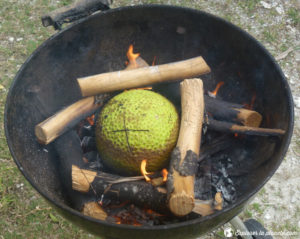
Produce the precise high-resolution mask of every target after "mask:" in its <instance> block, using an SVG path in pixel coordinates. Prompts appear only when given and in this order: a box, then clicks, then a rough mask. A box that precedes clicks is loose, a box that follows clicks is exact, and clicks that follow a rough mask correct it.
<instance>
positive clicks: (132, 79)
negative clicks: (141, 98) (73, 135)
mask: <svg viewBox="0 0 300 239" xmlns="http://www.w3.org/2000/svg"><path fill="white" fill-rule="evenodd" d="M209 72H210V68H209V66H208V65H207V64H206V62H205V60H204V59H203V58H202V57H201V56H200V57H195V58H191V59H188V60H184V61H179V62H174V63H169V64H164V65H157V66H150V67H143V68H139V69H133V70H130V71H115V72H109V73H103V74H98V75H93V76H88V77H84V78H79V79H77V81H78V84H79V87H80V89H81V93H82V96H91V95H96V94H100V93H104V92H112V91H116V90H124V89H130V88H136V87H141V86H147V85H152V84H155V83H160V82H165V81H175V80H176V81H177V80H180V79H185V78H190V77H195V76H198V75H201V74H206V73H209Z"/></svg>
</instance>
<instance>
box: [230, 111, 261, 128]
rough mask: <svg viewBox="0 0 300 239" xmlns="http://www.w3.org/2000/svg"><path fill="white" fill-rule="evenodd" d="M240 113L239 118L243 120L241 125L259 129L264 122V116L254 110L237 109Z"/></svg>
mask: <svg viewBox="0 0 300 239" xmlns="http://www.w3.org/2000/svg"><path fill="white" fill-rule="evenodd" d="M236 110H238V111H239V113H238V115H237V118H238V119H240V120H241V123H242V124H243V125H245V126H250V127H259V126H260V124H261V122H262V115H261V114H260V113H258V112H256V111H253V110H247V109H236Z"/></svg>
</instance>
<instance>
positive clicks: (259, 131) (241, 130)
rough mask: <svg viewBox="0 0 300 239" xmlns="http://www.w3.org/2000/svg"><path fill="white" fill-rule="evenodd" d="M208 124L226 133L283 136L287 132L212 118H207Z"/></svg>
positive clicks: (209, 126)
mask: <svg viewBox="0 0 300 239" xmlns="http://www.w3.org/2000/svg"><path fill="white" fill-rule="evenodd" d="M206 125H207V127H208V128H209V129H211V130H215V131H219V132H224V133H238V134H245V135H257V136H281V135H284V134H285V130H282V129H269V128H258V127H250V126H242V125H237V124H233V123H230V122H225V121H218V120H214V119H211V118H209V119H206Z"/></svg>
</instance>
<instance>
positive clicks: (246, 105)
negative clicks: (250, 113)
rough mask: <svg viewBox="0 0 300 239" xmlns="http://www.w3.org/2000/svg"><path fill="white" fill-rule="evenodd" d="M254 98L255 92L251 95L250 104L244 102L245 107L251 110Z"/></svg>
mask: <svg viewBox="0 0 300 239" xmlns="http://www.w3.org/2000/svg"><path fill="white" fill-rule="evenodd" d="M255 100H256V94H255V93H254V94H253V95H252V98H251V102H250V104H247V103H246V104H244V106H245V108H246V109H248V110H252V109H253V107H254V103H255Z"/></svg>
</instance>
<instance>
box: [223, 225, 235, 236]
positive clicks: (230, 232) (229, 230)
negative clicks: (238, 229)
mask: <svg viewBox="0 0 300 239" xmlns="http://www.w3.org/2000/svg"><path fill="white" fill-rule="evenodd" d="M224 235H225V236H226V237H233V230H232V228H230V227H227V228H225V229H224Z"/></svg>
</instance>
